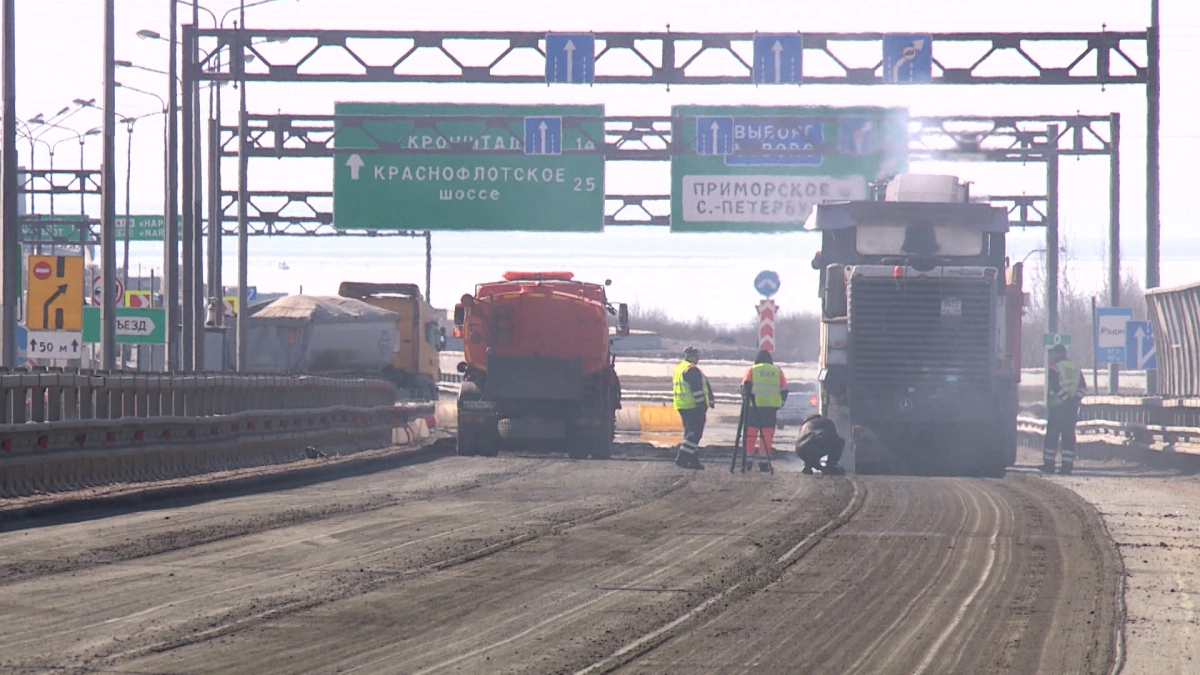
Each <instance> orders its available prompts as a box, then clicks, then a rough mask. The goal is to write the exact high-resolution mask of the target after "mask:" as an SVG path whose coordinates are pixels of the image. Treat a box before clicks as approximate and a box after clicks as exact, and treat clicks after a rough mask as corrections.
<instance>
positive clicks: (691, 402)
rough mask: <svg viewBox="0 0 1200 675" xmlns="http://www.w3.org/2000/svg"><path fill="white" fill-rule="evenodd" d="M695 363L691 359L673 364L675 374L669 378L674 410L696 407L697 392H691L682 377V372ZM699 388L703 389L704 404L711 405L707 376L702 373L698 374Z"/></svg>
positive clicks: (693, 366)
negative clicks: (673, 397) (672, 391)
mask: <svg viewBox="0 0 1200 675" xmlns="http://www.w3.org/2000/svg"><path fill="white" fill-rule="evenodd" d="M695 367H696V364H694V363H692V362H691V361H686V360H684V361H680V362H679V365H677V366H675V375H674V377H672V378H671V383H672V388H673V389H674V391H675V409H676V410H692V409H693V408H695V407H696V403H697V401H696V396H697V394H693V393H692V388H691V387H690V386H688V383H687V381H685V380H684V379H683V374H684V373H686V372H687V371H688V369H689V368H695ZM700 379H701V387H700V388H701V389H702V390H703V394H702V395H703V396H704V404H705V405H706V406H708V407H709V408H711V407H712V398H711V397H709V395H708V378H707V377H705V376H704V374H703V373H702V374H701V375H700Z"/></svg>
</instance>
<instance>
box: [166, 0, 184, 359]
mask: <svg viewBox="0 0 1200 675" xmlns="http://www.w3.org/2000/svg"><path fill="white" fill-rule="evenodd" d="M167 4H168V5H169V6H170V16H171V18H170V21H171V30H170V33H171V38H170V43H171V59H170V65H169V67H168V75H167V120H168V124H167V200H166V201H167V203H166V205H165V208H166V213H165V214H164V218H165V219H166V231H165V232H164V233H163V275H162V294H163V309H165V310H166V322H167V358H166V362H165V364H164V366H165V370H166V371H167V372H175V371H178V370H179V364H180V359H179V105H178V101H179V87H178V86H177V80H176V78H177V75H178V66H179V57H178V54H177V53H176V49H175V45H176V41H177V39H178V34H179V29H178V25H179V12H178V5H177V3H176V0H167Z"/></svg>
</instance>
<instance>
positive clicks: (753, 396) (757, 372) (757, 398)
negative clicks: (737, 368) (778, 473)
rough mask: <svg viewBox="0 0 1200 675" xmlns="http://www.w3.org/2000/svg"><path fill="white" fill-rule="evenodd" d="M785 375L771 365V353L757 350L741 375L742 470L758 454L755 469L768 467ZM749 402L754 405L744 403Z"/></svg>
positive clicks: (786, 393)
mask: <svg viewBox="0 0 1200 675" xmlns="http://www.w3.org/2000/svg"><path fill="white" fill-rule="evenodd" d="M787 395H788V390H787V378H786V377H784V375H783V371H782V370H780V369H779V366H777V365H775V359H773V358H772V357H771V352H769V351H767V350H765V349H760V350H759V352H758V356H756V357H755V358H754V365H752V366H750V369H749V370H747V371H746V376H745V377H743V378H742V396H743V397H744V400H746V402H747V409H746V419H745V428H746V457H745V459H743V460H742V462H743V466H742V470H743V471H745V470H746V469H747V468H749V467H748V465H749V463H751V462H753V461H754V457H755V456H757V457H758V470H759V471H762V472H764V473H766V472H767V471H770V470H771V465H770V463H769V462H768V461H767V458H768V457H770V455H771V448H772V444H773V443H774V442H775V417H776V414H777V413H778V412H779V409H780V408H782V407H783V402H784V401H786V400H787ZM751 401H753V403H754V405H748V404H749V403H750V402H751ZM760 433H761V435H762V446H761V447H762V453H759V451H758V450H759V444H758V437H759V434H760Z"/></svg>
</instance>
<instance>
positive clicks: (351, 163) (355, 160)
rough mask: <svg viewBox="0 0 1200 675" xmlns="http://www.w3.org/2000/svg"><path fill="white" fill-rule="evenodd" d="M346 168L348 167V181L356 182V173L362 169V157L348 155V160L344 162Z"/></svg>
mask: <svg viewBox="0 0 1200 675" xmlns="http://www.w3.org/2000/svg"><path fill="white" fill-rule="evenodd" d="M346 166H348V167H350V180H358V171H359V169H362V168H363V160H362V157H359V156H358V155H357V154H355V155H350V159H347V160H346Z"/></svg>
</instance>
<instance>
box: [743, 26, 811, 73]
mask: <svg viewBox="0 0 1200 675" xmlns="http://www.w3.org/2000/svg"><path fill="white" fill-rule="evenodd" d="M803 59H804V41H803V38H801V36H799V35H796V34H790V35H788V34H782V35H775V34H768V35H755V36H754V72H753V76H754V83H755V84H800V82H801V80H802V79H803V77H804V73H803Z"/></svg>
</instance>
